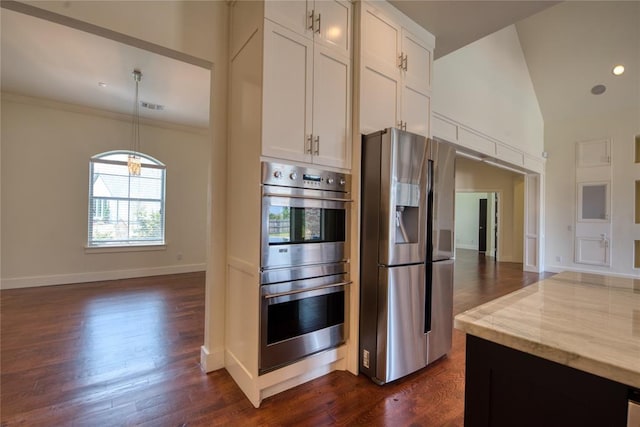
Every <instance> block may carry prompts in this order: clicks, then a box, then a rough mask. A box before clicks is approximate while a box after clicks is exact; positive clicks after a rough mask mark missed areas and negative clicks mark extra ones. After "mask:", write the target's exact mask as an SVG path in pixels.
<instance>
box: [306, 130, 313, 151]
mask: <svg viewBox="0 0 640 427" xmlns="http://www.w3.org/2000/svg"><path fill="white" fill-rule="evenodd" d="M312 139H313V134H309V135H307V139H306V141H305V144H304V152H305V153H307V154H311V140H312Z"/></svg>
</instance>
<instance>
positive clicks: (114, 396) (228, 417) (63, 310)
mask: <svg viewBox="0 0 640 427" xmlns="http://www.w3.org/2000/svg"><path fill="white" fill-rule="evenodd" d="M521 269H522V266H521V265H520V264H504V263H501V264H495V263H493V262H492V261H488V260H485V259H484V257H481V256H478V254H477V253H476V252H473V251H459V252H458V256H457V260H456V267H455V297H454V300H455V307H454V310H455V312H456V313H458V312H460V311H463V310H465V309H467V308H470V307H473V306H475V305H477V304H479V303H482V302H485V301H488V300H490V299H493V298H495V297H496V296H499V295H502V294H505V293H508V292H510V291H512V290H514V289H518V288H520V287H522V286H525V285H527V284H529V283H532V282H535V281H537V280H538V275H537V274H524V273H522V271H521ZM203 319H204V274H203V273H192V274H183V275H174V276H163V277H152V278H143V279H130V280H120V281H111V282H100V283H91V284H77V285H64V286H53V287H44V288H31V289H16V290H4V291H0V322H1V329H0V334H1V336H0V339H1V341H0V366H1V378H0V420H1V424H2V426H3V427H4V426H20V425H21V426H101V427H102V426H125V425H146V426H186V425H188V426H196V425H202V426H213V425H233V426H257V425H265V426H267V425H268V426H270V425H278V426H284V425H296V426H322V425H348V426H352V425H367V426H369V425H380V426H382V425H388V426H409V425H412V426H461V425H462V420H463V410H464V408H463V396H464V357H465V356H464V334H462V333H460V332H458V331H454V342H453V350H452V352H451V353H450V354H449V355H448V356H447V357H446V358H444V359H442V360H440V361H438V362H436V363H435V364H433V365H432V366H430V367H428V368H426V369H424V370H422V371H420V372H418V373H416V374H413V375H410V376H408V377H406V378H404V379H402V380H399V381H396V382H395V383H392V384H388V385H386V386H384V387H379V386H377V385H375V384H373V383H372V382H371V381H370V380H368V379H367V378H364V377H363V376H354V375H352V374H350V373H346V372H333V373H331V374H329V375H326V376H324V377H322V378H319V379H316V380H314V381H311V382H309V383H306V384H303V385H301V386H299V387H296V388H295V389H292V390H288V391H285V392H283V393H280V394H279V395H277V396H274V397H271V398H269V399H266V400H265V401H264V402H263V403H262V406H261V407H260V408H259V409H254V408H253V406H252V405H251V404H250V403H249V401H248V400H247V399H246V398H245V397H244V395H243V394H242V392H241V391H240V389H239V388H238V387H237V386H236V385H235V383H234V382H233V380H232V379H231V377H230V376H229V375H228V374H227V373H226V371H225V370H219V371H216V372H213V373H210V374H208V375H205V374H204V373H203V372H202V371H201V370H200V366H199V355H200V345H201V344H202V343H203V341H204V338H203V331H204V325H203Z"/></svg>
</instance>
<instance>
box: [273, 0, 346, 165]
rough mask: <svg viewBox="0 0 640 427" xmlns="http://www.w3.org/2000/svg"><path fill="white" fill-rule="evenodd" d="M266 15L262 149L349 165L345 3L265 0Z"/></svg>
mask: <svg viewBox="0 0 640 427" xmlns="http://www.w3.org/2000/svg"><path fill="white" fill-rule="evenodd" d="M265 16H266V17H267V18H268V19H266V20H265V21H264V71H263V99H262V104H263V124H262V154H263V155H264V156H270V157H276V158H279V159H285V160H294V161H300V162H306V163H314V164H320V165H325V166H333V167H337V168H343V169H349V168H350V167H351V57H350V51H351V22H352V18H351V3H350V2H343V1H316V2H313V1H308V2H304V1H294V2H292V1H267V2H266V3H265ZM305 17H306V18H305ZM303 18H304V19H303Z"/></svg>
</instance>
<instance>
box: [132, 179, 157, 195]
mask: <svg viewBox="0 0 640 427" xmlns="http://www.w3.org/2000/svg"><path fill="white" fill-rule="evenodd" d="M130 197H131V198H134V199H158V200H159V199H161V198H162V181H161V180H159V179H156V178H142V177H138V176H132V177H131V195H130Z"/></svg>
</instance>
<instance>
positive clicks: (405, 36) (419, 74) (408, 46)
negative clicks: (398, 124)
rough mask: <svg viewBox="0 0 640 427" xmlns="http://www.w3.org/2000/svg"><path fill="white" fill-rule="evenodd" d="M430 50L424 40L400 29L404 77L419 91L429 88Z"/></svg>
mask: <svg viewBox="0 0 640 427" xmlns="http://www.w3.org/2000/svg"><path fill="white" fill-rule="evenodd" d="M431 51H432V47H430V46H428V44H427V43H426V42H425V41H424V40H421V39H420V38H419V37H418V36H416V35H415V34H412V33H410V32H409V31H408V30H406V29H404V28H403V29H402V53H403V55H405V57H406V59H405V64H404V68H405V70H404V79H405V81H406V82H407V84H408V85H410V86H411V87H414V88H415V89H416V90H419V91H421V92H424V91H428V90H431V61H432V58H431ZM405 121H408V120H405Z"/></svg>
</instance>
